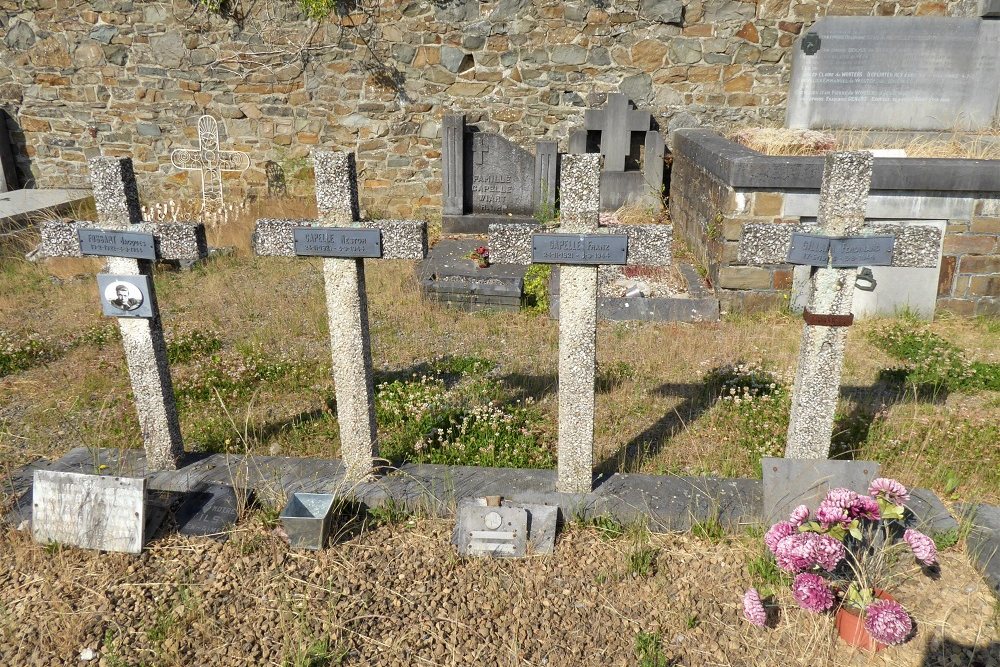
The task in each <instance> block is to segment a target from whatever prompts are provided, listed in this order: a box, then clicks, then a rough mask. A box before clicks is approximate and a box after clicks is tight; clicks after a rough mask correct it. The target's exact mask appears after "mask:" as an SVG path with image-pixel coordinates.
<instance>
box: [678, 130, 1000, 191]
mask: <svg viewBox="0 0 1000 667" xmlns="http://www.w3.org/2000/svg"><path fill="white" fill-rule="evenodd" d="M673 147H674V153H675V155H683V156H684V157H686V158H688V159H689V160H691V161H692V162H693V163H694V164H695V165H696V166H698V167H700V168H701V169H704V170H706V171H708V172H709V173H711V174H712V175H713V176H715V177H716V178H718V179H719V180H721V181H722V182H723V183H725V184H726V185H728V186H729V187H732V188H758V189H763V190H768V191H787V190H816V191H818V190H819V187H820V182H821V181H822V177H823V158H822V157H789V156H770V155H764V154H763V153H758V152H757V151H754V150H750V149H749V148H746V147H744V146H741V145H739V144H737V143H734V142H732V141H729V140H728V139H726V138H725V137H723V136H722V135H720V134H718V133H716V132H713V131H711V130H695V129H682V130H677V131H676V132H675V133H674V136H673ZM990 163H994V164H997V168H995V169H989V168H986V167H987V166H988V165H989V164H990ZM872 190H933V191H945V192H1000V161H996V160H967V159H954V158H875V167H874V171H873V172H872Z"/></svg>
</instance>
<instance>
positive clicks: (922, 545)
mask: <svg viewBox="0 0 1000 667" xmlns="http://www.w3.org/2000/svg"><path fill="white" fill-rule="evenodd" d="M903 539H904V540H905V541H906V543H907V544H909V545H910V549H912V550H913V555H914V556H915V557H916V559H917V560H918V561H920V562H921V563H923V564H924V565H933V564H934V563H936V562H937V546H935V544H934V540H932V539H931V538H929V537H927V536H926V535H924V534H923V533H921V532H920V531H919V530H913V529H912V528H907V529H906V532H905V533H903Z"/></svg>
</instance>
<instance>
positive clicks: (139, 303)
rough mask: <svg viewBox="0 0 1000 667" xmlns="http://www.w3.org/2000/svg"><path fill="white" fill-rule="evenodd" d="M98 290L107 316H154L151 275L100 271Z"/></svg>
mask: <svg viewBox="0 0 1000 667" xmlns="http://www.w3.org/2000/svg"><path fill="white" fill-rule="evenodd" d="M97 290H98V292H99V293H100V296H101V308H102V309H103V310H104V315H105V316H107V317H146V318H149V317H153V302H152V299H150V298H149V294H150V284H149V276H146V275H137V276H125V275H112V274H109V273H99V274H97Z"/></svg>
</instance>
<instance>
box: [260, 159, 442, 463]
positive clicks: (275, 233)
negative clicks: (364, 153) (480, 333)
mask: <svg viewBox="0 0 1000 667" xmlns="http://www.w3.org/2000/svg"><path fill="white" fill-rule="evenodd" d="M313 162H314V165H315V170H316V204H317V207H318V209H319V220H272V219H262V220H258V221H257V227H256V229H255V230H254V234H253V247H254V251H255V252H256V253H257V254H258V255H264V256H281V257H295V256H300V257H301V256H321V257H323V258H324V259H323V278H324V282H325V286H326V305H327V316H328V319H329V326H330V347H331V351H332V369H333V383H334V390H335V392H336V397H337V420H338V422H339V424H340V448H341V458H342V459H343V461H344V466H345V467H346V469H347V477H348V479H349V480H351V481H360V480H363V479H366V478H367V477H369V476H370V475H371V473H372V470H373V463H374V462H373V459H375V458H376V457H377V456H378V454H379V452H378V438H377V433H376V429H375V392H374V387H373V381H372V353H371V342H370V335H369V330H368V295H367V293H366V291H365V265H364V259H363V258H365V257H367V258H369V259H417V260H419V259H423V258H424V257H425V256H426V255H427V224H426V223H424V222H420V221H416V220H376V221H370V222H369V221H364V222H361V221H358V220H357V217H358V206H357V180H356V174H355V167H354V156H353V155H352V154H350V153H343V152H330V151H318V152H316V153H314V154H313ZM327 225H338V227H328V226H327ZM327 230H328V231H327Z"/></svg>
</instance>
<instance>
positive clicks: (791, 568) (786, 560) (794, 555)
mask: <svg viewBox="0 0 1000 667" xmlns="http://www.w3.org/2000/svg"><path fill="white" fill-rule="evenodd" d="M845 555H846V552H845V550H844V545H843V544H841V543H840V542H839V541H837V540H835V539H834V538H832V537H830V536H829V535H820V534H818V533H796V534H794V535H789V536H788V537H785V538H783V539H782V540H781V541H780V542H778V546H777V547H776V548H775V554H774V556H775V560H776V561H777V563H778V567H780V568H781V569H782V570H785V571H786V572H802V571H803V570H809V569H811V568H813V567H817V566H818V567H821V568H823V569H824V570H826V571H827V572H830V571H832V570H833V569H834V568H836V567H837V563H839V562H840V561H841V559H842V558H844V556H845Z"/></svg>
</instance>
